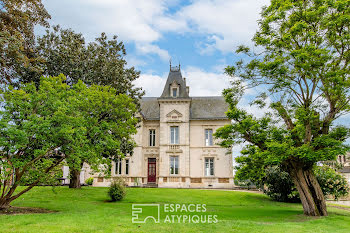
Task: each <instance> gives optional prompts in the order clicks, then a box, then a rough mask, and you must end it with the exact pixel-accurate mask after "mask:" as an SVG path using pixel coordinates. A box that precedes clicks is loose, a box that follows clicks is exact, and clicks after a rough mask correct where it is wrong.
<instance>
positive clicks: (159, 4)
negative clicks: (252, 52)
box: [38, 0, 269, 96]
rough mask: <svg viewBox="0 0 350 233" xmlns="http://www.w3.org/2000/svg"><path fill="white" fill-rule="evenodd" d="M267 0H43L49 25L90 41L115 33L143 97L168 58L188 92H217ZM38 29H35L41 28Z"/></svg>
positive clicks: (157, 85) (152, 91)
mask: <svg viewBox="0 0 350 233" xmlns="http://www.w3.org/2000/svg"><path fill="white" fill-rule="evenodd" d="M268 2H269V1H268V0H192V1H181V0H60V1H57V0H56V1H53V0H43V3H44V5H45V8H46V9H47V10H48V12H49V13H50V14H51V17H52V19H51V21H50V24H51V25H56V24H60V25H61V26H62V27H63V28H71V29H73V30H74V31H76V32H80V33H82V34H83V35H84V36H85V38H86V39H87V41H93V40H94V39H95V38H96V37H98V36H99V35H100V34H101V32H106V33H107V35H109V36H110V37H112V36H113V35H117V36H118V38H119V40H121V41H123V43H124V44H125V46H126V51H127V56H126V60H127V62H128V65H129V66H134V67H135V68H136V69H137V70H139V71H141V77H140V79H139V80H138V81H136V83H135V84H136V85H137V86H141V87H142V88H143V89H144V90H145V91H146V96H160V94H161V91H162V89H163V86H164V84H165V81H166V77H167V75H168V72H169V61H170V60H171V61H172V64H173V65H178V64H179V63H180V64H181V70H182V74H183V76H185V77H186V79H187V83H188V84H189V86H190V94H191V95H192V96H210V95H221V92H222V90H223V89H224V88H225V87H228V85H229V77H227V76H226V75H224V68H225V67H226V66H227V65H230V64H233V63H234V61H235V59H236V58H235V56H234V50H235V49H236V47H237V46H238V45H241V44H245V45H251V38H252V36H253V35H254V33H255V31H256V30H257V26H258V23H257V20H258V19H259V13H260V11H261V8H262V6H264V5H266V4H267V3H268ZM42 32H43V31H42V30H40V29H39V30H38V34H40V33H42Z"/></svg>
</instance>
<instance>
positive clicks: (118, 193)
mask: <svg viewBox="0 0 350 233" xmlns="http://www.w3.org/2000/svg"><path fill="white" fill-rule="evenodd" d="M125 195H126V188H125V182H124V180H123V179H121V178H118V179H114V180H113V181H112V183H111V186H110V187H109V189H108V196H109V197H110V198H111V200H112V201H120V200H122V199H123V198H124V197H125Z"/></svg>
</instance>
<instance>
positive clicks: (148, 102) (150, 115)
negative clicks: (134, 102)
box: [140, 97, 160, 120]
mask: <svg viewBox="0 0 350 233" xmlns="http://www.w3.org/2000/svg"><path fill="white" fill-rule="evenodd" d="M140 104H141V114H142V116H143V117H144V118H145V119H146V120H159V115H160V112H159V103H158V97H143V98H142V99H141V101H140Z"/></svg>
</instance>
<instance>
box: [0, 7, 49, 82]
mask: <svg viewBox="0 0 350 233" xmlns="http://www.w3.org/2000/svg"><path fill="white" fill-rule="evenodd" d="M48 19H50V15H49V14H48V13H47V11H46V10H45V8H44V6H43V4H42V3H41V0H30V1H29V0H1V1H0V76H1V77H0V78H1V79H0V82H1V83H5V84H9V83H10V84H11V83H14V82H17V81H18V80H19V76H20V74H21V73H22V71H23V68H26V70H30V71H31V72H39V71H40V66H39V64H40V63H41V62H42V59H41V58H40V57H38V56H37V54H36V53H35V36H34V26H35V25H41V26H45V27H48V26H49V24H48V22H47V20H48Z"/></svg>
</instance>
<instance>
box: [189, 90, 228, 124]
mask: <svg viewBox="0 0 350 233" xmlns="http://www.w3.org/2000/svg"><path fill="white" fill-rule="evenodd" d="M227 110H228V104H227V103H226V102H225V99H224V97H222V96H208V97H192V102H191V109H190V113H191V119H193V120H195V119H228V118H227V116H226V114H225V113H226V111H227Z"/></svg>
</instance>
